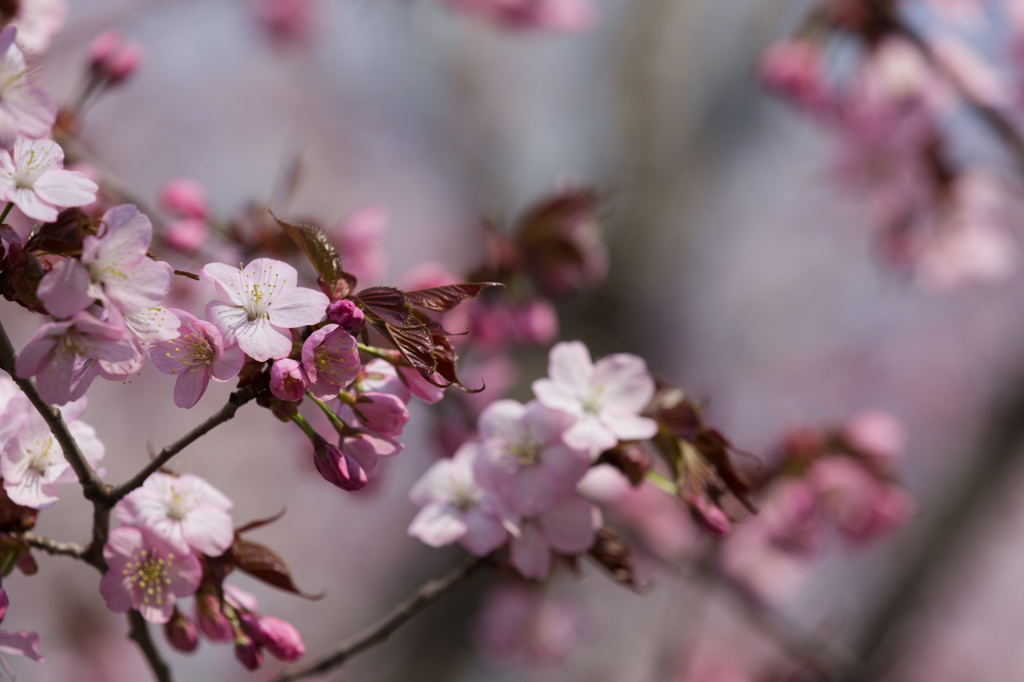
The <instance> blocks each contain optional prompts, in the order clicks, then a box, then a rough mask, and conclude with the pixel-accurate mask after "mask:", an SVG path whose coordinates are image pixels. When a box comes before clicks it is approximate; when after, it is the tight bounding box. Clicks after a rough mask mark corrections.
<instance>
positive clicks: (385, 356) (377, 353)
mask: <svg viewBox="0 0 1024 682" xmlns="http://www.w3.org/2000/svg"><path fill="white" fill-rule="evenodd" d="M358 345H359V350H361V351H363V352H364V353H366V354H367V355H369V356H370V357H373V358H378V359H380V360H387V361H388V362H390V363H391V364H392V365H393V364H395V358H394V357H393V353H392V352H391V351H386V350H384V349H383V348H377V347H375V346H367V345H366V344H365V343H360V344H358Z"/></svg>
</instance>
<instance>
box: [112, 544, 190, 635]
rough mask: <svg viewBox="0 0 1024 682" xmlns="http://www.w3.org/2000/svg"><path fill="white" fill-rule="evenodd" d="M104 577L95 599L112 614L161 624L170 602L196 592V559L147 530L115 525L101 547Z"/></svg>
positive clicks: (169, 611) (168, 615)
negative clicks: (134, 614) (99, 596)
mask: <svg viewBox="0 0 1024 682" xmlns="http://www.w3.org/2000/svg"><path fill="white" fill-rule="evenodd" d="M103 559H104V561H106V562H107V572H106V573H104V574H103V579H102V580H100V594H102V595H103V598H104V599H105V600H106V602H107V608H109V609H110V610H111V611H114V612H115V613H124V612H125V611H128V610H129V609H135V610H137V611H138V612H139V613H141V614H142V617H143V618H145V619H146V620H148V621H150V622H151V623H166V622H167V621H169V620H170V619H171V614H172V613H173V612H174V602H175V600H176V599H178V598H179V597H187V596H189V595H191V594H193V593H194V592H195V591H196V588H198V587H199V581H200V579H201V578H202V575H203V569H202V566H201V565H200V563H199V559H198V558H197V557H196V556H195V555H194V554H191V553H189V552H187V551H185V552H182V551H181V549H180V548H179V547H176V546H175V545H173V544H171V543H169V542H168V541H167V540H165V539H163V538H162V537H160V536H159V535H157V534H156V533H154V532H153V531H151V530H150V529H149V528H145V527H143V528H133V527H131V526H121V527H120V528H117V529H116V530H114V531H112V532H111V533H110V537H109V538H108V539H107V544H106V545H105V546H104V547H103Z"/></svg>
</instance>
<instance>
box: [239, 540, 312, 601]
mask: <svg viewBox="0 0 1024 682" xmlns="http://www.w3.org/2000/svg"><path fill="white" fill-rule="evenodd" d="M231 551H232V554H233V555H234V558H235V565H236V566H238V568H239V569H240V570H242V571H245V572H246V573H248V574H249V575H251V576H252V577H254V578H256V579H257V580H262V581H263V582H265V583H267V584H268V585H273V586H274V587H276V588H278V589H280V590H284V591H285V592H291V593H292V594H297V595H299V596H300V597H303V598H305V599H321V598H323V596H324V595H322V594H320V595H309V594H305V593H303V592H301V591H299V589H298V588H297V587H295V583H294V582H293V581H292V575H291V573H290V572H289V571H288V566H287V564H285V563H284V559H282V558H281V556H280V555H279V554H278V553H277V552H275V551H274V550H272V549H270V548H269V547H267V546H265V545H261V544H259V543H257V542H252V541H250V540H243V539H242V538H237V537H236V538H235V544H234V546H233V547H232V548H231Z"/></svg>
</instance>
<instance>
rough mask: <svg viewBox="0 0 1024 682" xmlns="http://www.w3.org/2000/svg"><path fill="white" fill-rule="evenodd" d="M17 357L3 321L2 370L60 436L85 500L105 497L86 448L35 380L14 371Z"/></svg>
mask: <svg viewBox="0 0 1024 682" xmlns="http://www.w3.org/2000/svg"><path fill="white" fill-rule="evenodd" d="M16 360H17V355H15V353H14V346H13V345H11V340H10V338H8V336H7V331H6V330H5V329H4V326H3V324H2V323H0V369H2V370H4V371H5V372H7V373H8V374H10V375H11V378H12V379H14V382H15V383H16V384H18V387H19V388H21V390H22V392H23V393H24V394H25V395H26V396H27V397H28V399H29V402H31V403H32V405H33V407H35V408H36V411H37V412H38V413H39V414H40V416H42V418H43V420H44V421H45V422H46V425H47V426H48V427H50V433H52V434H53V437H54V438H56V439H57V443H59V444H60V447H61V450H63V452H64V459H66V460H67V461H68V464H70V465H71V468H72V469H73V470H74V472H75V475H76V476H77V477H78V482H79V483H81V484H82V494H83V495H85V499H87V500H89V501H90V502H93V503H96V502H97V501H99V500H103V499H104V498H105V497H106V495H107V488H106V486H105V485H104V484H103V481H101V480H100V477H99V476H97V475H96V472H95V471H94V470H93V468H92V467H91V466H89V462H87V461H86V460H85V455H83V454H82V451H81V450H80V449H79V448H78V443H76V442H75V439H74V437H73V436H72V435H71V432H70V431H68V426H67V424H65V423H64V418H63V417H61V414H60V410H59V409H57V408H56V407H51V406H50V405H47V404H46V402H45V401H44V400H43V399H42V398H40V397H39V393H38V392H37V391H36V385H35V382H33V381H32V380H31V379H22V378H20V377H18V376H17V375H16V374H15V373H14V365H15V361H16Z"/></svg>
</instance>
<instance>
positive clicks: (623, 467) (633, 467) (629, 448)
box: [597, 442, 651, 488]
mask: <svg viewBox="0 0 1024 682" xmlns="http://www.w3.org/2000/svg"><path fill="white" fill-rule="evenodd" d="M597 463H598V464H610V465H611V466H613V467H615V468H616V469H618V470H619V471H621V472H622V474H623V475H624V476H625V477H626V478H628V479H629V482H630V483H631V484H632V485H633V487H634V488H635V487H636V486H638V485H640V484H641V483H643V482H644V478H645V477H646V476H647V472H648V470H650V468H651V458H650V456H649V455H648V454H647V449H646V448H645V447H644V445H643V443H638V442H633V443H622V444H620V445H618V446H616V447H614V448H612V449H611V450H605V451H604V452H602V453H601V456H600V457H599V458H598V460H597Z"/></svg>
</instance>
